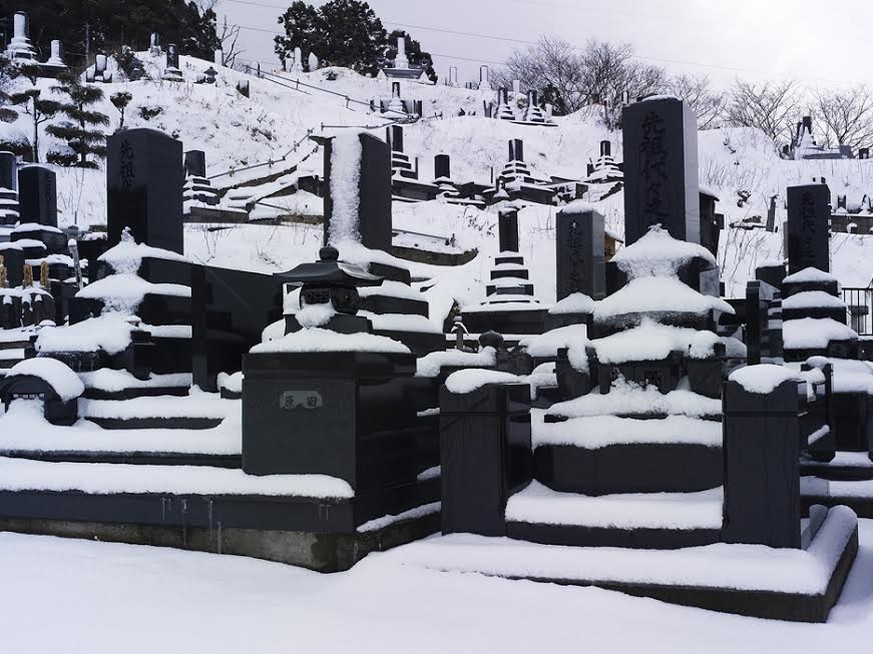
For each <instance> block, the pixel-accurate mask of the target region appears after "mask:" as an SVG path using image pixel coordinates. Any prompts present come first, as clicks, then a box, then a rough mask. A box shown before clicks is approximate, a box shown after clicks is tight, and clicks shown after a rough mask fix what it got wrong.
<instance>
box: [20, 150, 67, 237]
mask: <svg viewBox="0 0 873 654" xmlns="http://www.w3.org/2000/svg"><path fill="white" fill-rule="evenodd" d="M18 205H19V213H20V215H21V222H23V223H39V224H40V225H49V226H51V227H57V226H58V193H57V182H56V179H55V171H53V170H52V169H50V168H47V167H45V166H39V165H31V166H22V167H21V168H19V169H18Z"/></svg>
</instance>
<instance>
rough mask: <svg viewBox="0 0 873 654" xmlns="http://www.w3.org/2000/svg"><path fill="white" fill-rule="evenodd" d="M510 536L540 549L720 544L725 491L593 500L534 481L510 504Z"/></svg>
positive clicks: (654, 494)
mask: <svg viewBox="0 0 873 654" xmlns="http://www.w3.org/2000/svg"><path fill="white" fill-rule="evenodd" d="M505 517H506V524H507V533H508V535H509V536H510V537H511V538H518V539H521V540H527V541H531V542H536V543H548V544H553V545H572V546H580V547H583V546H585V547H587V546H591V547H629V548H645V549H675V548H680V547H694V546H698V545H708V544H711V543H715V542H718V540H719V538H720V534H721V527H722V489H721V488H720V487H719V488H714V489H710V490H706V491H702V492H697V493H634V494H616V495H602V496H600V497H593V496H588V495H580V494H576V493H561V492H557V491H554V490H552V489H550V488H547V487H546V486H544V485H542V484H540V483H539V482H536V481H533V482H531V483H530V485H529V486H527V487H526V488H525V489H524V490H522V491H519V492H518V493H516V494H515V495H513V496H512V497H510V498H509V501H508V502H507V506H506V513H505Z"/></svg>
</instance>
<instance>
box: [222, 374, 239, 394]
mask: <svg viewBox="0 0 873 654" xmlns="http://www.w3.org/2000/svg"><path fill="white" fill-rule="evenodd" d="M216 383H217V384H218V388H219V389H224V390H226V391H229V392H231V393H242V384H243V374H242V372H235V373H233V374H232V375H229V374H227V373H226V372H220V373H218V377H217V378H216Z"/></svg>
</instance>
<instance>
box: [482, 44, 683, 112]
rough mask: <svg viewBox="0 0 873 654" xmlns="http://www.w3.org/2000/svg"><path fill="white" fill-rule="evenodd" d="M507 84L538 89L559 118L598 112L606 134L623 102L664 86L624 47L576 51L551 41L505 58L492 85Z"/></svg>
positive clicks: (659, 72)
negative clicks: (586, 109)
mask: <svg viewBox="0 0 873 654" xmlns="http://www.w3.org/2000/svg"><path fill="white" fill-rule="evenodd" d="M512 79H517V80H519V81H521V83H522V84H523V85H524V86H526V87H527V88H535V89H540V90H542V91H543V98H544V100H546V101H547V102H551V103H552V104H554V105H555V111H556V113H559V114H566V113H571V112H573V111H577V110H578V109H581V108H582V107H584V106H585V105H589V104H594V105H599V106H601V107H603V120H604V123H605V124H606V126H607V127H608V128H609V129H615V128H616V127H618V126H619V125H620V121H621V109H622V107H623V105H624V99H625V98H629V99H635V98H636V97H639V96H646V95H651V94H652V93H658V92H660V91H662V90H663V89H664V87H665V86H666V75H665V73H664V70H663V69H662V68H659V67H658V66H649V65H646V64H642V63H640V62H638V61H636V60H635V59H634V57H633V48H632V47H631V45H630V44H628V43H618V44H614V43H608V42H606V41H595V40H592V41H589V42H588V43H587V44H586V45H585V47H584V48H581V49H580V48H576V47H574V46H572V45H571V44H570V43H568V42H567V41H563V40H561V39H555V38H551V37H541V38H540V40H539V41H538V42H537V44H536V45H534V46H532V47H530V48H528V49H526V50H519V51H516V52H514V53H513V54H512V55H511V56H510V58H509V60H507V62H506V67H505V69H504V70H503V71H501V72H500V73H499V74H498V81H499V82H500V83H502V84H506V85H508V84H509V82H510V80H512Z"/></svg>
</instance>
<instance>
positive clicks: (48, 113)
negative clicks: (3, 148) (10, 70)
mask: <svg viewBox="0 0 873 654" xmlns="http://www.w3.org/2000/svg"><path fill="white" fill-rule="evenodd" d="M39 73H40V70H39V66H37V65H36V64H24V65H22V66H20V67H19V69H18V74H19V75H20V76H21V77H24V78H26V79H28V80H29V81H30V84H31V88H29V89H24V90H23V91H18V92H16V93H13V94H12V95H10V96H9V99H10V100H11V101H12V103H13V104H16V105H19V106H20V107H22V109H24V113H25V114H27V115H28V116H29V117H30V120H31V122H32V123H33V138H32V139H31V141H30V147H31V156H32V161H33V162H34V163H39V126H40V125H41V124H42V123H44V122H46V121H47V120H49V119H50V118H52V117H53V116H54V115H55V114H57V113H58V111H59V110H60V108H61V105H60V103H59V102H55V101H54V100H46V99H44V98H42V91H41V90H40V89H38V88H37V87H36V80H37V77H38V76H39ZM46 131H48V130H46Z"/></svg>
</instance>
